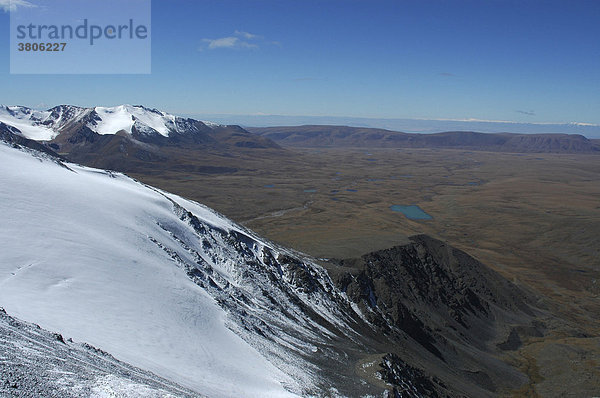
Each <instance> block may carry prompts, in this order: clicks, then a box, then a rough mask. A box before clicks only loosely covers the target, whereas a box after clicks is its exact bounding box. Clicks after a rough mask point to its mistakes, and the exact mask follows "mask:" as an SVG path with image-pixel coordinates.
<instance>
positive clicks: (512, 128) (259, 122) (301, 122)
mask: <svg viewBox="0 0 600 398" xmlns="http://www.w3.org/2000/svg"><path fill="white" fill-rule="evenodd" d="M188 116H190V117H194V118H200V119H208V120H212V121H214V122H219V123H232V124H239V125H240V126H242V127H244V128H246V127H251V126H252V127H258V126H260V127H277V126H305V125H330V126H350V127H363V128H378V129H386V130H392V131H404V132H406V133H421V134H431V133H440V132H443V131H478V132H481V133H506V132H510V133H519V134H581V135H583V136H585V137H587V138H594V139H596V138H597V139H600V125H598V124H593V123H579V122H569V123H535V122H514V121H502V120H479V119H460V120H459V119H408V118H404V119H398V118H396V119H390V118H387V119H382V118H379V119H378V118H367V117H347V116H288V115H230V114H211V113H207V114H193V115H191V114H190V115H188Z"/></svg>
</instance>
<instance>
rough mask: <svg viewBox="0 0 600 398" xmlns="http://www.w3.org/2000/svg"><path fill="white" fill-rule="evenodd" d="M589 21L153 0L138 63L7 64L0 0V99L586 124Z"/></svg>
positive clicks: (595, 67)
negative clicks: (17, 71) (56, 68)
mask: <svg viewBox="0 0 600 398" xmlns="http://www.w3.org/2000/svg"><path fill="white" fill-rule="evenodd" d="M20 1H22V0H20ZM3 2H5V3H6V0H0V5H1V4H2V3H3ZM31 2H34V3H35V1H34V0H31ZM17 12H18V11H17ZM598 21H600V1H597V0H591V1H578V0H572V1H566V0H565V1H551V0H545V1H535V0H520V1H511V0H497V1H495V0H477V1H462V0H456V1H450V0H446V1H441V0H439V1H433V0H415V1H403V0H397V1H377V0H372V1H366V0H360V1H358V0H318V1H312V0H303V1H294V0H242V1H234V0H168V1H167V0H164V1H158V0H155V1H152V73H151V74H150V75H11V74H9V45H10V43H9V13H8V12H6V11H0V29H1V31H0V32H1V33H0V34H1V35H2V37H1V39H0V84H1V86H2V94H0V103H4V104H20V105H27V106H32V107H49V106H53V105H57V104H61V103H70V104H77V105H82V106H92V105H117V104H121V103H132V104H144V105H147V106H151V107H156V108H159V109H163V110H166V111H170V112H173V113H179V114H210V113H219V114H223V113H227V114H280V115H321V116H324V115H329V116H352V117H372V118H426V119H427V118H433V119H437V118H441V119H446V118H448V119H465V118H475V119H483V120H509V121H520V122H573V121H576V122H586V123H595V124H600V40H599V38H600V24H599V23H598Z"/></svg>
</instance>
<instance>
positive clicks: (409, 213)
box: [390, 205, 433, 220]
mask: <svg viewBox="0 0 600 398" xmlns="http://www.w3.org/2000/svg"><path fill="white" fill-rule="evenodd" d="M390 209H391V210H392V211H396V212H398V213H402V214H404V215H405V216H406V218H408V219H410V220H431V219H433V217H431V216H430V215H429V214H427V213H425V212H424V211H423V209H421V208H420V207H419V206H417V205H408V206H401V205H392V206H390Z"/></svg>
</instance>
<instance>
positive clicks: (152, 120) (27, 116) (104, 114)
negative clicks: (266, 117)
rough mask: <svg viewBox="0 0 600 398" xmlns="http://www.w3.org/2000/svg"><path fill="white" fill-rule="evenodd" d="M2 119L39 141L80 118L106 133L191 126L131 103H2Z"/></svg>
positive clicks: (178, 129) (162, 132)
mask: <svg viewBox="0 0 600 398" xmlns="http://www.w3.org/2000/svg"><path fill="white" fill-rule="evenodd" d="M0 122H3V123H5V124H7V125H9V126H13V127H15V128H17V129H18V130H19V131H21V133H22V134H23V135H24V136H25V137H27V138H30V139H33V140H36V141H50V140H53V139H54V138H56V137H57V136H58V135H59V134H60V133H61V132H62V131H63V129H64V128H65V127H67V126H68V125H69V126H70V125H72V124H73V123H76V122H81V123H82V127H87V128H89V129H90V130H91V131H93V132H95V133H98V134H103V135H104V134H117V133H119V132H122V131H125V132H126V133H128V134H134V132H137V133H140V134H147V135H152V134H159V135H161V136H163V137H168V136H169V135H171V134H172V133H178V134H183V133H185V132H186V131H187V130H189V129H190V123H189V121H187V119H184V118H181V117H178V116H175V115H172V114H169V113H166V112H162V111H159V110H157V109H149V108H146V107H144V106H141V105H129V104H125V105H119V106H114V107H102V106H96V107H93V108H82V107H78V106H72V105H59V106H56V107H54V108H51V109H48V110H46V111H38V110H33V109H30V108H27V107H23V106H4V105H2V106H0ZM193 122H195V121H192V123H193ZM198 122H199V123H203V124H204V125H205V126H207V127H209V128H215V127H218V126H220V125H219V124H217V123H212V122H208V121H202V122H200V121H198Z"/></svg>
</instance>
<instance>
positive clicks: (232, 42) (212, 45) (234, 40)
mask: <svg viewBox="0 0 600 398" xmlns="http://www.w3.org/2000/svg"><path fill="white" fill-rule="evenodd" d="M202 41H203V42H205V43H208V44H207V47H208V49H209V50H214V49H217V48H257V47H258V45H256V44H253V43H249V42H247V41H243V40H240V38H238V37H234V36H229V37H221V38H220V39H202Z"/></svg>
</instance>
